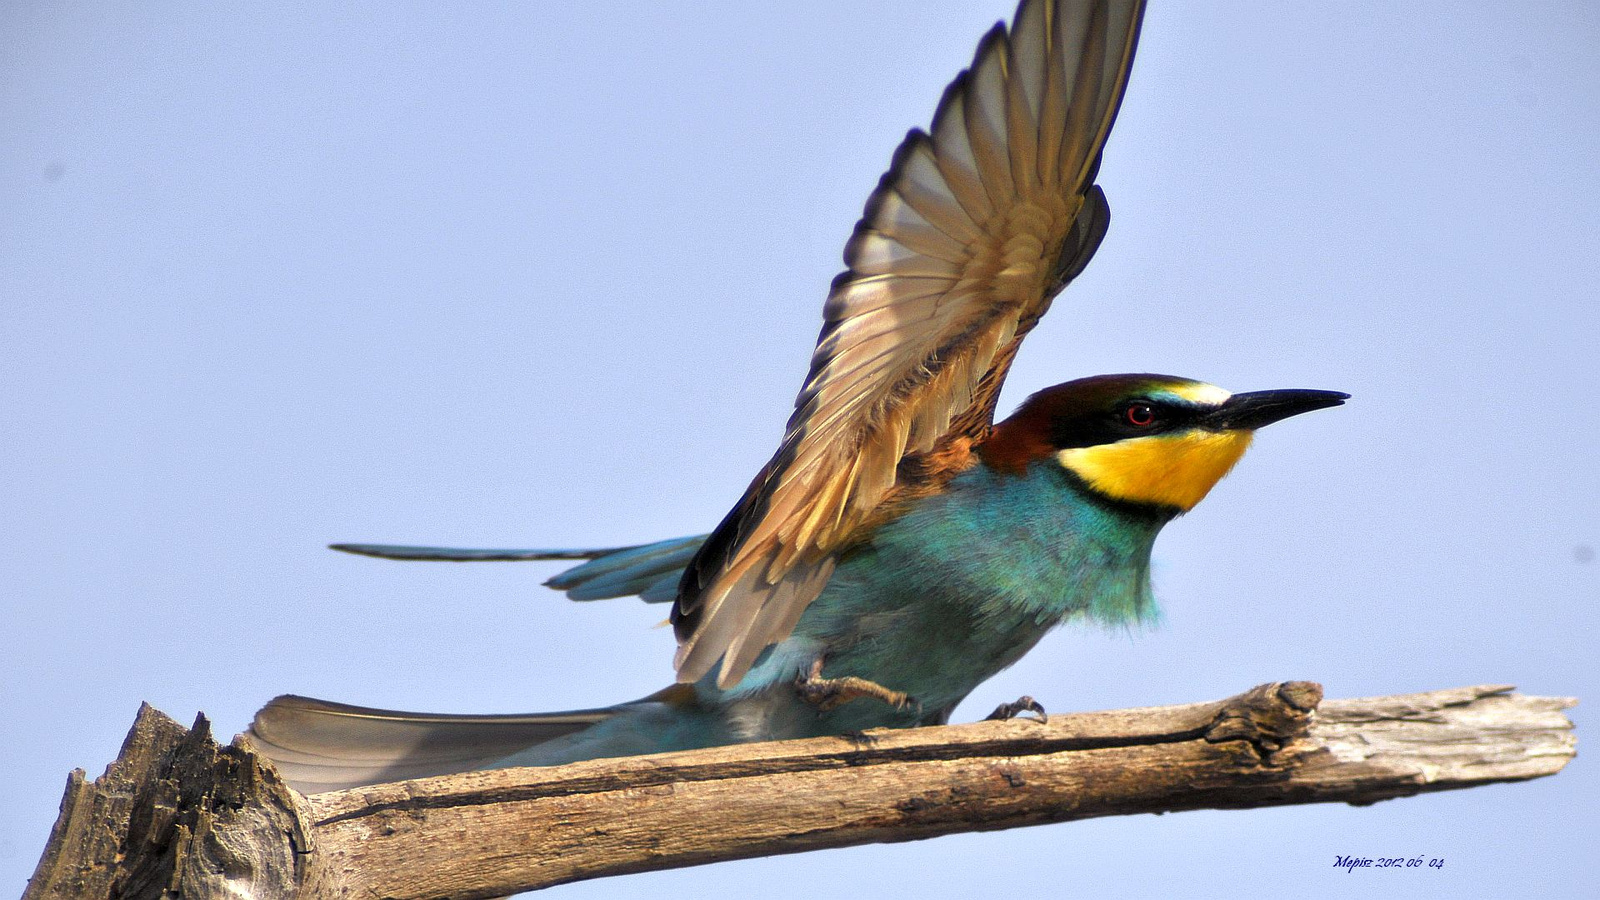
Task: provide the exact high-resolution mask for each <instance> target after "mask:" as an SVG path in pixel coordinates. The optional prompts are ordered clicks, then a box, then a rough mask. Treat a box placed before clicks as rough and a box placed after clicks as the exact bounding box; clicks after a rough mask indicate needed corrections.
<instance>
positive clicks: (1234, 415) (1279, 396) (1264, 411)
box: [1204, 390, 1350, 431]
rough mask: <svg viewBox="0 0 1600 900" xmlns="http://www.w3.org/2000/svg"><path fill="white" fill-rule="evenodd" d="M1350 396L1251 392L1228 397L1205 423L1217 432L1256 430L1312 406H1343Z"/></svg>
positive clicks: (1303, 392) (1297, 391)
mask: <svg viewBox="0 0 1600 900" xmlns="http://www.w3.org/2000/svg"><path fill="white" fill-rule="evenodd" d="M1349 399H1350V395H1349V394H1344V393H1340V392H1339V391H1301V390H1288V391H1251V392H1249V393H1246V394H1234V395H1233V396H1232V397H1229V398H1228V399H1227V401H1226V402H1224V403H1223V404H1222V405H1221V406H1219V407H1217V409H1216V411H1215V412H1212V413H1211V414H1209V415H1207V416H1206V418H1205V423H1204V424H1205V426H1206V427H1207V428H1211V429H1215V430H1217V431H1237V430H1241V429H1248V430H1252V431H1253V430H1255V429H1257V428H1261V427H1262V426H1264V425H1271V424H1272V423H1273V422H1276V421H1278V420H1280V419H1287V418H1289V417H1290V416H1298V415H1300V414H1301V413H1304V412H1311V411H1312V410H1313V409H1326V408H1327V407H1330V406H1342V405H1343V404H1344V401H1346V400H1349Z"/></svg>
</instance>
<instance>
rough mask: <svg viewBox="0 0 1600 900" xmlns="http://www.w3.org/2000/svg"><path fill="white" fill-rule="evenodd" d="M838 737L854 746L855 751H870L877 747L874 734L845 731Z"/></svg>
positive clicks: (876, 739) (876, 737) (876, 738)
mask: <svg viewBox="0 0 1600 900" xmlns="http://www.w3.org/2000/svg"><path fill="white" fill-rule="evenodd" d="M839 737H842V738H844V739H845V740H847V741H849V742H850V743H852V744H855V745H856V749H858V750H870V749H872V748H873V747H876V746H878V736H877V735H875V734H868V733H867V732H865V731H846V732H845V733H844V734H841V735H839Z"/></svg>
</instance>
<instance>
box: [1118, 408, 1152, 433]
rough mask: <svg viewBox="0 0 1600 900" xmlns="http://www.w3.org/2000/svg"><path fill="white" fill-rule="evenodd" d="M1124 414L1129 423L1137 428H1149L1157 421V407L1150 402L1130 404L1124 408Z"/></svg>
mask: <svg viewBox="0 0 1600 900" xmlns="http://www.w3.org/2000/svg"><path fill="white" fill-rule="evenodd" d="M1122 416H1123V418H1125V419H1127V420H1128V424H1129V425H1132V426H1134V427H1135V428H1149V427H1150V426H1151V425H1154V424H1155V422H1156V411H1155V408H1154V407H1152V406H1151V405H1150V404H1148V403H1134V404H1130V405H1129V406H1128V408H1127V409H1125V410H1123V412H1122Z"/></svg>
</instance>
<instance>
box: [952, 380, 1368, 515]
mask: <svg viewBox="0 0 1600 900" xmlns="http://www.w3.org/2000/svg"><path fill="white" fill-rule="evenodd" d="M1349 396H1350V395H1349V394H1341V393H1339V392H1338V391H1308V390H1284V391H1253V392H1250V393H1245V394H1230V393H1228V392H1227V391H1225V390H1223V389H1222V388H1219V387H1216V386H1215V385H1210V384H1205V383H1204V382H1199V381H1192V380H1190V379H1187V378H1175V377H1173V376H1170V375H1097V376H1095V377H1093V378H1081V379H1079V380H1077V381H1069V382H1067V383H1065V384H1058V385H1056V386H1055V387H1052V388H1046V389H1044V390H1042V391H1040V392H1039V393H1037V394H1034V395H1033V396H1032V397H1029V398H1028V399H1027V401H1025V402H1024V403H1023V404H1022V406H1021V407H1019V408H1018V409H1017V411H1016V412H1015V413H1013V414H1012V416H1011V417H1010V418H1008V419H1006V420H1005V421H1004V422H1001V423H999V424H998V425H996V426H995V429H994V433H993V434H992V435H990V437H989V439H988V440H987V441H985V442H984V443H983V444H982V445H981V446H980V448H979V452H980V453H981V455H982V457H983V460H984V462H985V463H986V464H987V465H989V466H990V467H991V468H994V469H998V470H1000V471H1006V472H1012V473H1017V474H1021V473H1022V472H1023V471H1025V470H1026V469H1027V467H1028V466H1029V465H1031V464H1032V463H1034V462H1038V461H1054V462H1055V463H1056V464H1058V465H1060V466H1061V467H1062V468H1064V469H1066V470H1067V471H1068V472H1070V473H1071V474H1072V475H1074V476H1076V477H1077V478H1078V479H1079V480H1080V481H1081V482H1082V483H1083V484H1084V485H1085V486H1087V487H1088V488H1089V489H1090V490H1091V491H1093V492H1095V493H1097V494H1099V495H1101V496H1103V497H1106V498H1108V499H1111V500H1114V501H1117V502H1121V503H1131V504H1136V505H1139V506H1148V507H1157V508H1161V509H1165V510H1168V511H1171V512H1174V513H1177V514H1182V513H1186V512H1188V511H1189V510H1191V509H1193V508H1194V506H1195V504H1197V503H1199V502H1200V501H1201V500H1202V499H1204V497H1205V495H1206V493H1207V492H1209V491H1210V490H1211V488H1212V486H1213V485H1215V484H1216V483H1217V482H1218V481H1221V480H1222V476H1224V475H1226V474H1228V470H1230V469H1232V468H1233V466H1234V463H1237V462H1238V461H1239V458H1240V457H1241V456H1243V455H1244V451H1245V449H1246V448H1248V447H1249V446H1250V439H1251V438H1252V437H1253V436H1254V435H1255V431H1256V429H1257V428H1261V427H1262V426H1264V425H1270V424H1272V423H1273V422H1277V421H1279V420H1280V419H1286V418H1288V417H1290V416H1294V415H1299V414H1300V413H1303V412H1310V411H1311V410H1314V409H1323V408H1325V407H1329V406H1339V405H1340V404H1342V403H1344V401H1345V400H1346V399H1348V398H1349Z"/></svg>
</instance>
